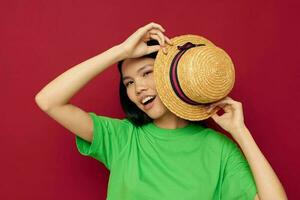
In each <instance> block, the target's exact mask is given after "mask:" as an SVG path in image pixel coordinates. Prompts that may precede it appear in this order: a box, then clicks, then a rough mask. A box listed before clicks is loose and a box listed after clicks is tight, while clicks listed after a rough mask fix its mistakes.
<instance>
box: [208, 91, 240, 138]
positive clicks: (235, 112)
mask: <svg viewBox="0 0 300 200" xmlns="http://www.w3.org/2000/svg"><path fill="white" fill-rule="evenodd" d="M216 106H218V107H220V108H221V109H223V110H224V112H225V113H224V114H223V115H221V116H219V115H218V114H217V113H215V114H214V115H212V116H211V118H213V120H214V121H215V122H216V123H217V124H218V125H219V126H221V127H222V128H223V129H224V130H226V131H227V132H229V133H230V134H231V135H232V136H233V138H234V139H237V138H238V137H239V134H240V133H241V131H243V130H244V129H245V128H246V125H245V123H244V115H243V107H242V103H241V102H238V101H235V100H233V99H232V98H230V97H228V96H227V97H225V98H224V99H221V100H220V101H218V102H216V103H212V104H211V106H210V109H209V110H208V112H211V111H212V110H214V108H215V107H216Z"/></svg>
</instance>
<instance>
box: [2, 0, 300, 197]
mask: <svg viewBox="0 0 300 200" xmlns="http://www.w3.org/2000/svg"><path fill="white" fill-rule="evenodd" d="M298 12H299V1H289V2H287V1H283V0H282V1H275V0H274V1H258V0H254V1H253V0H247V1H239V0H236V1H234V0H231V1H229V0H226V1H216V0H215V1H202V0H197V1H196V0H194V1H190V0H185V1H178V2H176V1H157V0H154V1H145V2H142V1H137V0H132V1H115V0H110V1H95V0H93V1H79V0H72V1H71V0H64V1H62V0H52V1H46V0H36V1H30V0H28V1H16V0H12V1H5V2H4V1H2V2H1V8H0V23H1V24H0V25H1V28H0V67H1V68H0V69H1V71H0V76H1V86H0V87H1V105H2V108H1V110H2V111H1V113H2V114H1V116H2V119H1V131H2V133H1V134H0V150H1V155H2V156H3V157H2V159H1V165H0V177H1V182H0V199H3V200H10V199H28V200H29V199H44V200H48V199H49V200H50V199H51V200H52V199H73V200H76V199H78V200H79V199H89V200H93V199H94V200H100V199H103V200H104V199H105V198H106V189H107V181H108V176H109V172H108V171H107V170H106V169H105V168H104V166H103V165H102V164H101V163H99V162H97V161H96V160H93V159H92V158H89V157H84V156H81V155H80V154H79V153H78V151H77V149H76V146H75V137H74V135H73V134H72V133H70V132H69V131H68V130H67V129H65V128H64V127H62V126H61V125H59V124H58V123H57V122H55V121H54V120H53V119H51V118H50V117H49V116H47V115H46V114H45V113H43V112H42V111H41V110H40V109H39V108H38V107H37V105H36V104H35V100H34V97H35V95H36V94H37V93H38V92H39V91H40V90H41V89H42V88H43V87H44V86H45V85H46V84H47V83H49V82H50V81H51V80H53V79H54V78H55V77H57V76H58V75H60V74H61V73H63V72H64V71H66V70H67V69H69V68H70V67H72V66H74V65H76V64H78V63H80V62H82V61H84V60H86V59H88V58H90V57H92V56H95V55H97V54H99V53H101V52H103V51H105V50H106V49H108V48H110V47H112V46H113V45H116V44H119V43H121V42H122V41H123V40H125V39H126V38H127V37H128V36H129V35H130V34H132V33H133V32H134V31H135V30H136V29H137V28H139V27H140V26H143V25H145V24H147V23H149V22H151V21H154V22H157V23H160V24H161V25H163V26H164V27H165V28H166V30H167V31H166V35H167V36H169V37H174V36H176V35H181V34H187V33H192V34H199V35H202V36H204V37H207V38H208V39H210V40H211V41H213V42H214V43H215V44H217V45H218V46H220V47H222V48H223V49H225V50H226V51H227V52H228V53H229V54H230V55H231V57H232V59H233V61H234V63H235V68H236V84H235V87H234V89H233V91H232V93H231V95H230V96H231V97H232V98H234V99H235V100H237V101H240V102H242V103H243V108H244V115H245V122H246V125H247V126H248V128H249V129H250V131H251V133H252V135H253V137H254V139H255V141H256V143H257V144H258V146H259V147H260V149H261V151H262V152H263V154H264V155H265V157H266V158H267V159H268V161H269V162H270V164H271V165H272V167H273V169H274V170H275V172H276V173H277V175H278V177H279V178H280V180H281V182H282V183H283V185H284V187H285V190H286V192H287V194H288V196H289V199H299V198H300V196H299V188H300V187H299V180H298V179H299V176H298V175H297V174H299V172H298V169H299V167H300V165H299V164H300V161H299V144H300V143H299V139H300V136H299V131H298V129H297V128H296V127H297V125H298V123H299V121H300V120H299V101H300V98H299V88H298V87H299V85H300V84H299V83H300V73H299V63H300V62H299V57H300V56H299V38H298V37H299V23H298V22H297V21H298V19H299V14H298ZM118 81H119V75H118V73H117V69H116V65H113V66H112V67H110V68H108V69H107V70H105V71H104V72H103V73H102V74H101V75H100V76H97V77H96V78H95V79H94V80H93V81H91V82H90V83H89V84H88V85H87V86H86V87H84V88H83V89H82V90H81V91H80V92H79V93H78V94H77V95H75V96H74V98H73V99H72V100H71V103H73V104H75V105H77V106H79V107H80V108H82V109H84V110H86V111H93V112H96V113H97V114H99V115H106V116H110V117H117V118H123V117H124V113H123V112H122V110H121V107H120V104H119V99H118V98H119V97H118V84H119V83H118ZM211 124H212V126H213V127H215V128H218V127H216V126H215V124H213V123H211ZM195 167H197V166H195Z"/></svg>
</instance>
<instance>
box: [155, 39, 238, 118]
mask: <svg viewBox="0 0 300 200" xmlns="http://www.w3.org/2000/svg"><path fill="white" fill-rule="evenodd" d="M171 41H172V42H173V44H174V45H173V46H169V45H168V46H167V50H168V54H167V55H165V54H164V53H163V52H162V50H159V52H158V54H157V57H156V59H155V63H154V79H155V84H156V89H157V93H158V95H159V97H160V99H161V100H162V102H163V104H164V105H165V106H166V107H167V108H168V109H169V110H170V111H171V112H173V113H174V114H176V115H177V116H179V117H181V118H183V119H187V120H191V121H199V120H204V119H207V118H209V117H210V116H211V115H213V114H214V113H216V112H217V111H218V110H219V109H220V108H219V107H216V108H215V109H214V110H213V111H212V112H211V113H207V110H208V106H209V104H210V103H213V102H216V101H218V100H220V99H222V98H224V97H226V96H227V95H228V94H229V93H230V91H231V90H232V88H233V85H234V81H235V70H234V65H233V63H232V60H231V59H230V57H229V55H227V53H226V52H225V51H224V50H222V49H221V48H219V47H217V46H215V45H214V44H213V43H212V42H211V41H209V40H207V39H206V38H204V37H201V36H198V35H191V34H189V35H183V36H179V37H174V38H172V39H171ZM186 42H191V43H193V44H205V46H198V47H193V48H191V49H189V50H187V51H186V52H185V53H184V54H183V56H182V57H181V58H180V60H179V62H178V67H177V72H178V79H179V84H180V87H181V88H182V90H183V92H184V93H185V94H186V96H188V97H189V98H190V99H192V100H193V101H196V102H198V103H201V105H190V104H187V103H185V102H184V101H182V100H181V99H180V98H179V97H177V95H176V94H175V92H174V91H173V89H172V86H171V82H170V78H169V73H170V66H171V62H172V60H173V58H174V57H175V55H176V54H177V53H178V52H179V50H178V49H177V46H181V45H184V44H185V43H186Z"/></svg>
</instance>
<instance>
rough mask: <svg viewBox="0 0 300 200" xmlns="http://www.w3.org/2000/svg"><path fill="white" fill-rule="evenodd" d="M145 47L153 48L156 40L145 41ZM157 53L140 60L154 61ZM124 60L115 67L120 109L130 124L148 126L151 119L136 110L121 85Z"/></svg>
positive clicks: (200, 122) (156, 42)
mask: <svg viewBox="0 0 300 200" xmlns="http://www.w3.org/2000/svg"><path fill="white" fill-rule="evenodd" d="M147 45H148V46H153V45H159V43H158V41H157V40H149V41H147ZM157 53H158V52H157V51H156V52H153V53H150V54H146V55H144V56H142V57H140V58H153V59H155V58H156V56H157ZM123 62H124V60H121V61H119V62H118V64H117V66H118V70H119V73H120V87H119V97H120V103H121V107H122V109H123V111H124V112H125V115H126V118H127V119H128V120H129V121H130V122H132V123H133V124H134V125H135V126H142V125H144V124H148V123H150V122H153V119H152V118H151V117H149V116H148V115H147V114H146V113H144V112H143V111H142V110H141V109H140V108H138V107H137V106H136V105H135V103H133V102H132V101H131V100H130V99H129V97H128V95H127V90H126V87H125V85H124V83H123V80H122V77H123V74H122V64H123ZM190 122H192V123H197V124H200V125H202V126H206V124H205V122H204V121H197V122H195V121H190Z"/></svg>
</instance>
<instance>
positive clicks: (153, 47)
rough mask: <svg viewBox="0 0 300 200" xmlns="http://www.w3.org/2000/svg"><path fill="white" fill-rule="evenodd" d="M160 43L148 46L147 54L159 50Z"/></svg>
mask: <svg viewBox="0 0 300 200" xmlns="http://www.w3.org/2000/svg"><path fill="white" fill-rule="evenodd" d="M159 49H160V45H154V46H148V49H147V54H150V53H153V52H156V51H159Z"/></svg>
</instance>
